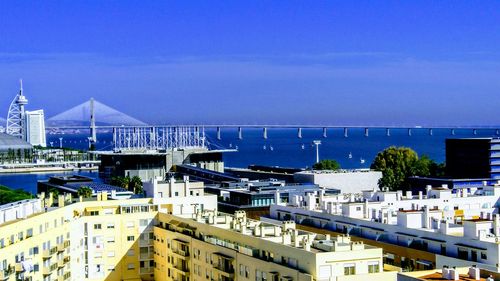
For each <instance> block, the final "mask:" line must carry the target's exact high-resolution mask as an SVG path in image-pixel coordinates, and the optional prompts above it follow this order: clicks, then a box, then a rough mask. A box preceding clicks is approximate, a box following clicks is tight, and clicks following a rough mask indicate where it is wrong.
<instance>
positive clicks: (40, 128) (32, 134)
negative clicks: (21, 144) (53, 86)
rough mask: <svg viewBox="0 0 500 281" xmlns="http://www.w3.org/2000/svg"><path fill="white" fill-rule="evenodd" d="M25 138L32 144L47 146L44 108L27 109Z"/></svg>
mask: <svg viewBox="0 0 500 281" xmlns="http://www.w3.org/2000/svg"><path fill="white" fill-rule="evenodd" d="M24 123H25V126H26V128H25V134H26V135H25V140H26V141H27V142H29V143H30V144H32V145H40V146H43V147H46V146H47V140H46V138H45V118H44V113H43V110H42V109H40V110H35V111H26V113H25V122H24Z"/></svg>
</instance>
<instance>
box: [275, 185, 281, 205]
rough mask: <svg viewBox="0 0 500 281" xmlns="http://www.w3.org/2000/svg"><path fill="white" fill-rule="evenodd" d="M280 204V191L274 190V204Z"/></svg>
mask: <svg viewBox="0 0 500 281" xmlns="http://www.w3.org/2000/svg"><path fill="white" fill-rule="evenodd" d="M280 203H281V199H280V191H279V190H278V189H276V190H275V191H274V204H276V205H280Z"/></svg>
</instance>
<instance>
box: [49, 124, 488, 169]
mask: <svg viewBox="0 0 500 281" xmlns="http://www.w3.org/2000/svg"><path fill="white" fill-rule="evenodd" d="M206 133H207V139H208V140H209V142H210V147H211V148H235V147H236V146H237V147H238V150H239V151H238V152H233V153H227V154H226V155H225V156H224V160H225V162H226V165H227V166H230V167H247V166H248V165H251V164H261V165H276V166H285V167H308V166H311V165H312V164H313V163H314V162H315V159H316V150H315V148H314V147H313V146H312V141H313V140H321V142H322V144H321V145H320V148H319V150H320V158H321V159H327V158H328V159H336V160H337V161H338V162H339V163H340V164H341V165H342V167H344V168H363V167H365V168H366V167H369V166H370V163H371V162H372V160H373V158H374V157H375V155H377V153H378V152H379V151H381V150H383V149H384V148H386V147H388V146H391V145H396V146H408V147H411V148H413V149H414V150H415V151H417V153H418V154H419V155H423V154H426V155H428V156H429V157H431V158H432V159H434V160H436V161H438V162H442V161H444V158H445V139H446V138H463V137H497V136H496V135H495V130H493V129H492V130H478V131H477V135H474V134H473V133H472V130H455V135H454V136H452V135H451V131H450V130H443V129H439V130H438V129H434V130H433V135H432V136H431V135H429V131H428V130H427V129H412V135H411V136H408V131H407V130H406V129H392V130H391V132H390V136H386V131H385V129H370V131H369V136H368V137H365V135H364V129H349V132H348V137H347V138H345V137H344V132H343V130H341V129H329V130H328V137H327V138H323V137H322V135H323V131H322V129H302V139H299V138H297V130H296V129H268V139H264V138H263V137H262V129H244V130H243V139H242V140H239V139H238V132H237V130H236V129H223V130H222V140H217V139H216V132H215V130H207V131H206ZM59 137H62V138H63V145H64V146H68V147H73V148H80V149H86V148H87V147H88V142H87V135H86V134H77V135H68V134H66V135H48V141H49V142H51V141H52V142H53V145H54V146H58V145H59ZM97 138H98V143H97V148H98V149H111V148H112V146H111V143H112V135H111V134H110V133H107V134H98V136H97ZM302 145H304V149H302ZM264 146H266V149H264ZM271 146H272V147H273V150H271V149H270V147H271ZM349 153H351V154H352V158H351V159H349V158H348V155H349ZM361 158H363V159H365V160H366V161H365V163H364V164H362V163H361V161H360V159H361Z"/></svg>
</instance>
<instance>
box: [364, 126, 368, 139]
mask: <svg viewBox="0 0 500 281" xmlns="http://www.w3.org/2000/svg"><path fill="white" fill-rule="evenodd" d="M367 136H368V128H365V137H367Z"/></svg>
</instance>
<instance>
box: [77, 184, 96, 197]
mask: <svg viewBox="0 0 500 281" xmlns="http://www.w3.org/2000/svg"><path fill="white" fill-rule="evenodd" d="M76 193H77V194H78V196H82V197H83V198H90V197H92V189H91V188H90V187H88V186H81V187H80V188H78V190H77V191H76Z"/></svg>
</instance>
